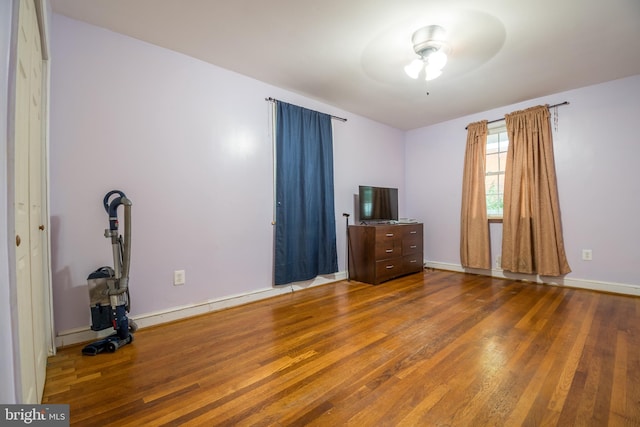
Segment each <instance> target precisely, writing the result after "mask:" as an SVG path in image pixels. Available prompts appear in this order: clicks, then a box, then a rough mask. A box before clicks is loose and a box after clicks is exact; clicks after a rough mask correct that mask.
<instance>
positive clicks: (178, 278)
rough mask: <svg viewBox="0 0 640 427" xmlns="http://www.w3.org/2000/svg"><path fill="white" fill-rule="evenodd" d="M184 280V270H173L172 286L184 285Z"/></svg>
mask: <svg viewBox="0 0 640 427" xmlns="http://www.w3.org/2000/svg"><path fill="white" fill-rule="evenodd" d="M185 281H186V277H185V273H184V270H176V271H174V272H173V286H181V285H184V284H185Z"/></svg>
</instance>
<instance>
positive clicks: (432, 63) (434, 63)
mask: <svg viewBox="0 0 640 427" xmlns="http://www.w3.org/2000/svg"><path fill="white" fill-rule="evenodd" d="M427 62H428V65H427V67H433V68H437V69H438V70H442V69H443V68H444V66H445V65H447V54H446V53H444V52H443V51H442V50H437V51H435V52H433V53H432V54H430V55H429V56H428V57H427Z"/></svg>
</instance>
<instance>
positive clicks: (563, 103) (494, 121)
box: [464, 101, 569, 130]
mask: <svg viewBox="0 0 640 427" xmlns="http://www.w3.org/2000/svg"><path fill="white" fill-rule="evenodd" d="M561 105H569V101H564V102H561V103H559V104H553V105H549V106H548V107H547V108H553V107H559V106H561ZM501 120H504V117H503V118H501V119H495V120H489V121H488V122H487V124H489V123H496V122H499V121H501ZM468 128H469V126H465V128H464V129H465V130H467V129H468Z"/></svg>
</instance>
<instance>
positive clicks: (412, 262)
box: [409, 259, 418, 264]
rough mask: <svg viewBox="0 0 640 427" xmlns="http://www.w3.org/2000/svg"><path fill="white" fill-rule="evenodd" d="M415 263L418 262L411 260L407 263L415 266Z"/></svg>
mask: <svg viewBox="0 0 640 427" xmlns="http://www.w3.org/2000/svg"><path fill="white" fill-rule="evenodd" d="M416 262H418V261H417V260H415V259H412V260H411V261H409V263H410V264H415V263H416Z"/></svg>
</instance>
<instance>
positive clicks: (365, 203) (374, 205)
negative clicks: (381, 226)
mask: <svg viewBox="0 0 640 427" xmlns="http://www.w3.org/2000/svg"><path fill="white" fill-rule="evenodd" d="M358 193H359V194H358V196H359V205H360V209H359V214H360V216H359V219H360V221H361V222H390V221H397V220H398V189H397V188H387V187H373V186H370V185H360V186H359V191H358Z"/></svg>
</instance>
